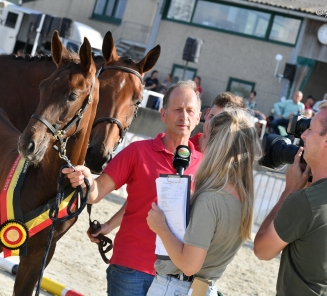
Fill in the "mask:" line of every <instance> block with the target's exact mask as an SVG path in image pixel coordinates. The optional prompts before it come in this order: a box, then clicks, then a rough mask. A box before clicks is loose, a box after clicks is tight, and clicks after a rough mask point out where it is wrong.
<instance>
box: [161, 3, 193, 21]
mask: <svg viewBox="0 0 327 296" xmlns="http://www.w3.org/2000/svg"><path fill="white" fill-rule="evenodd" d="M194 3H195V0H172V1H171V4H170V7H169V11H168V14H167V17H168V18H170V19H175V20H179V21H184V22H189V21H190V20H191V17H192V12H193V8H194Z"/></svg>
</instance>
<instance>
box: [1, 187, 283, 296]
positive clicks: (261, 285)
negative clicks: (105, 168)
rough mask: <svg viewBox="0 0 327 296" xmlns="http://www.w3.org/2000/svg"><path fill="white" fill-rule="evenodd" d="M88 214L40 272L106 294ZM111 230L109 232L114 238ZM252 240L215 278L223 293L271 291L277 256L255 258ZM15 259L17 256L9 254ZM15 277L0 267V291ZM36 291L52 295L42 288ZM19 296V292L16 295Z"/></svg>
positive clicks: (99, 214) (111, 198) (113, 198)
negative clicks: (87, 233)
mask: <svg viewBox="0 0 327 296" xmlns="http://www.w3.org/2000/svg"><path fill="white" fill-rule="evenodd" d="M123 195H124V194H123V192H122V191H121V192H119V191H116V192H115V194H110V195H108V196H107V197H106V198H105V199H104V200H103V201H101V203H100V204H97V205H95V206H93V208H92V219H97V220H99V221H100V222H104V221H106V220H107V219H108V218H110V217H111V216H112V215H113V214H114V213H115V212H116V211H117V210H118V209H119V208H120V207H121V205H122V204H123V203H124V200H125V197H124V196H123ZM87 228H88V215H87V212H86V210H85V211H83V213H82V214H81V215H80V217H79V219H78V221H77V223H76V224H75V225H74V226H73V227H72V228H71V229H70V230H69V231H68V233H67V234H66V235H65V236H64V237H63V238H62V239H61V240H60V241H59V242H58V244H57V249H56V252H55V255H54V258H53V259H52V261H51V262H50V264H49V266H48V267H47V269H46V270H45V272H44V276H45V277H47V278H50V279H52V280H54V281H56V282H58V283H60V284H62V285H64V286H66V287H69V288H71V289H73V290H75V291H77V292H79V293H81V294H83V295H86V296H100V295H101V296H104V295H106V272H105V270H106V264H105V263H104V262H103V261H102V259H101V257H100V255H99V253H98V250H97V246H96V245H95V244H93V243H91V242H90V241H89V240H88V238H87V235H86V233H85V232H86V230H87ZM114 235H115V233H112V234H110V235H109V236H110V237H111V238H114ZM252 248H253V242H251V241H247V242H246V243H245V244H244V245H243V247H242V248H241V249H240V251H239V252H238V254H237V255H236V257H235V259H234V261H233V262H232V263H231V264H230V265H229V266H228V268H227V270H226V272H225V274H224V275H223V277H222V278H221V280H219V281H218V282H217V287H218V288H219V290H220V291H221V292H222V293H223V295H224V296H232V295H233V296H234V295H251V296H255V295H260V296H266V295H267V296H268V295H275V285H276V278H277V273H278V267H279V258H275V259H273V260H271V261H269V262H265V261H259V260H258V259H257V258H256V257H255V256H254V254H253V250H252ZM11 260H17V258H11ZM14 280H15V277H14V276H12V275H11V274H9V273H7V272H5V271H4V270H2V269H0V295H1V296H9V295H12V289H13V285H14ZM40 295H52V294H50V293H46V292H44V291H42V292H41V293H40ZM18 296H19V295H18Z"/></svg>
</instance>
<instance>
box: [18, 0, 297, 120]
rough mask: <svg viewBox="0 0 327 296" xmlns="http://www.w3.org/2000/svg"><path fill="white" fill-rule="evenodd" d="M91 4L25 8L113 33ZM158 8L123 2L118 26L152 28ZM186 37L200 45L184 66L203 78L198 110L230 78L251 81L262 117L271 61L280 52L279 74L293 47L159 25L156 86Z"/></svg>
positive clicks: (273, 88)
mask: <svg viewBox="0 0 327 296" xmlns="http://www.w3.org/2000/svg"><path fill="white" fill-rule="evenodd" d="M94 3H95V1H94V0H93V1H90V0H70V1H67V0H56V1H53V0H42V1H32V2H28V3H25V4H24V6H26V7H29V8H32V9H35V10H39V11H42V12H45V13H49V14H53V15H57V16H62V17H69V18H72V19H75V20H77V21H79V22H82V23H85V24H88V25H90V26H91V27H93V28H95V29H96V30H98V31H100V32H101V34H102V35H104V34H105V33H106V32H107V31H108V30H110V31H112V32H113V31H114V30H115V29H116V28H117V25H114V24H110V23H106V22H101V21H97V20H92V19H90V17H91V15H92V12H93V8H94ZM158 5H159V0H133V1H128V2H127V6H126V10H125V13H124V17H123V20H122V22H126V21H128V22H135V23H141V24H144V25H148V26H151V24H152V23H153V20H154V17H155V14H156V11H157V8H158ZM187 37H196V38H201V39H203V40H204V44H203V46H202V52H201V56H200V58H199V63H197V64H195V63H188V67H192V68H197V69H198V70H197V75H199V76H201V78H202V88H203V95H202V101H203V103H202V105H210V103H211V101H212V100H213V99H214V98H215V96H216V95H217V94H218V93H219V92H223V91H226V89H227V85H228V81H229V78H230V77H233V78H237V79H242V80H247V81H251V82H254V83H255V89H256V91H257V103H258V109H259V110H260V111H262V112H263V113H265V114H266V115H269V114H270V111H271V109H272V106H273V103H275V102H276V101H278V100H279V99H280V98H279V95H280V91H281V86H282V83H279V82H278V79H277V78H276V77H274V76H273V74H274V70H275V66H276V61H275V56H276V54H278V53H279V54H282V55H283V57H284V58H283V60H282V62H281V64H280V69H279V73H283V69H284V66H285V63H286V62H287V61H289V59H290V56H291V53H292V49H293V48H292V47H287V46H282V45H278V44H274V43H269V42H264V41H257V40H255V39H250V38H245V37H241V36H237V35H232V34H226V33H221V32H218V31H214V30H209V29H203V28H197V27H194V26H188V25H184V24H179V23H176V22H170V21H165V20H162V21H161V23H160V28H159V32H158V34H157V38H156V44H160V45H161V48H162V50H161V56H160V58H159V60H158V62H157V64H156V66H155V69H156V70H158V71H159V77H158V78H159V81H163V80H164V78H165V76H166V74H168V73H171V71H172V67H173V64H179V65H182V66H183V65H184V64H185V61H183V60H182V53H183V48H184V44H185V41H186V39H187ZM148 75H149V74H146V77H147V76H148Z"/></svg>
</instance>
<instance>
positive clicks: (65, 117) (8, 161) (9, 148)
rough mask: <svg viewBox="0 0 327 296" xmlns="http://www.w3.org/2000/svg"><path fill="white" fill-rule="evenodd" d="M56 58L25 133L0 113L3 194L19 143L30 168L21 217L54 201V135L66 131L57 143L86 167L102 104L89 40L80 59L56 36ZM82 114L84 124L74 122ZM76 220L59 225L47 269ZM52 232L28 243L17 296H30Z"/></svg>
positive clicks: (56, 166) (57, 167) (59, 164)
mask: <svg viewBox="0 0 327 296" xmlns="http://www.w3.org/2000/svg"><path fill="white" fill-rule="evenodd" d="M52 56H53V61H54V62H55V64H56V65H57V69H56V70H55V71H54V72H53V74H52V75H51V76H50V77H49V78H47V79H45V80H43V81H42V82H41V84H40V101H39V105H38V107H37V109H36V110H35V114H33V117H32V118H31V119H30V121H29V123H28V125H27V126H26V128H25V130H24V132H23V133H22V134H20V132H19V131H18V130H17V129H16V128H15V127H14V126H13V125H12V124H11V122H10V121H9V120H8V118H7V117H6V115H5V113H4V111H3V110H1V112H0V150H1V154H0V166H1V171H0V186H1V188H2V187H3V184H4V181H5V180H6V178H7V174H8V171H9V169H10V167H11V165H12V163H13V162H14V160H15V158H16V157H17V155H18V152H17V142H18V150H19V153H20V154H21V156H22V157H24V158H25V159H26V160H28V161H29V163H30V166H29V168H28V171H27V174H26V177H25V180H24V183H23V185H22V187H21V190H20V203H21V209H22V214H23V215H24V214H26V213H30V212H31V211H32V210H33V209H36V208H37V207H39V206H42V205H44V204H46V203H47V202H48V201H49V200H50V199H51V198H53V197H54V196H56V187H57V177H58V173H59V171H60V168H61V167H62V165H64V161H63V160H62V159H61V158H59V155H58V152H57V151H56V150H55V149H53V145H54V144H56V145H58V147H59V148H60V147H61V146H60V142H61V141H60V142H59V141H57V140H56V138H55V137H54V135H53V133H52V131H55V133H56V131H66V132H65V133H64V132H62V134H63V136H62V137H61V138H60V137H59V136H58V135H60V134H61V133H60V132H58V133H56V134H58V135H57V138H59V139H61V140H62V141H63V142H66V139H67V137H70V138H69V139H68V140H67V142H66V144H67V145H66V151H67V152H66V153H67V154H66V156H67V157H68V158H69V159H70V160H71V161H72V163H74V164H78V163H79V164H82V163H83V161H84V158H85V155H86V150H87V146H88V141H89V136H90V132H91V128H92V122H93V120H94V118H95V114H96V108H97V104H98V97H99V94H98V92H99V81H98V79H97V78H96V66H95V64H94V61H93V59H92V52H91V46H90V43H89V42H88V40H87V39H86V38H85V39H84V43H83V44H82V46H81V49H80V52H79V56H78V55H77V54H74V53H73V54H71V56H70V54H69V52H68V51H67V49H66V48H65V47H64V46H63V45H62V43H61V41H60V39H59V35H58V33H57V32H55V33H54V35H53V38H52ZM81 114H82V115H83V116H82V118H80V116H78V117H76V116H77V115H81ZM75 119H76V120H75ZM58 143H59V144H58ZM64 153H65V152H64ZM76 219H77V218H73V219H70V220H68V221H65V222H60V223H57V224H56V228H55V232H54V237H53V240H52V243H51V247H50V250H49V255H48V258H47V264H48V263H49V262H50V260H51V258H52V256H53V254H54V251H55V247H56V242H57V241H58V240H59V239H60V238H61V237H62V236H63V235H64V234H65V233H66V231H67V230H68V229H69V228H70V227H71V226H72V225H73V224H74V223H75V222H76ZM48 232H49V227H48V228H45V229H44V230H42V231H40V232H39V233H37V234H35V235H34V236H32V237H30V238H29V239H28V241H27V256H20V264H19V268H18V273H17V276H16V281H15V285H14V295H19V296H24V295H32V293H33V288H34V286H35V284H36V282H37V279H38V277H39V273H40V269H41V263H42V258H43V255H44V252H45V246H46V242H47V239H48ZM0 251H2V248H0Z"/></svg>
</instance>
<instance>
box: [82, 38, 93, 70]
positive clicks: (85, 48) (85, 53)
mask: <svg viewBox="0 0 327 296" xmlns="http://www.w3.org/2000/svg"><path fill="white" fill-rule="evenodd" d="M79 57H80V60H81V65H82V66H83V67H84V69H85V70H86V72H90V68H91V65H92V62H93V58H92V49H91V44H90V42H89V40H88V39H87V38H86V37H84V42H83V44H82V46H81V48H80V50H79Z"/></svg>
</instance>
